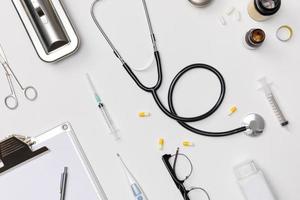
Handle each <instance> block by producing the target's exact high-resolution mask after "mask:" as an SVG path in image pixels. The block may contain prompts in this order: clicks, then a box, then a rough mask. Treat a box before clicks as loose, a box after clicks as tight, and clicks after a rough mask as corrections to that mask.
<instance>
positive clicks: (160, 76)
mask: <svg viewBox="0 0 300 200" xmlns="http://www.w3.org/2000/svg"><path fill="white" fill-rule="evenodd" d="M154 57H155V60H156V65H157V74H158V79H157V82H156V84H155V85H154V86H153V87H147V86H145V85H144V84H143V83H141V81H140V80H139V79H138V78H137V76H136V75H135V74H134V72H133V71H132V70H131V68H130V67H129V65H128V64H127V63H126V62H124V63H123V67H124V68H125V70H126V71H127V73H128V74H129V75H130V76H131V78H132V79H133V80H134V82H135V83H136V84H137V85H138V86H139V88H141V89H142V90H144V91H145V92H148V93H151V94H152V96H153V99H154V100H155V102H156V104H157V105H158V107H159V108H160V110H161V111H162V112H163V113H165V114H166V115H167V116H168V117H170V118H172V119H174V120H176V121H177V122H178V123H179V124H180V125H181V126H183V127H184V128H186V129H187V130H189V131H191V132H193V133H196V134H198V135H203V136H209V137H223V136H229V135H234V134H237V133H240V132H243V131H246V129H247V128H246V127H240V128H237V129H233V130H229V131H224V132H208V131H203V130H200V129H197V128H195V127H192V126H190V125H189V124H187V123H190V122H197V121H201V120H203V119H206V118H207V117H209V116H211V115H212V114H213V113H214V112H215V111H216V110H217V109H218V108H219V107H220V106H221V104H222V102H223V100H224V97H225V92H226V84H225V80H224V78H223V76H222V74H221V73H220V72H219V71H218V70H217V69H215V68H214V67H212V66H210V65H207V64H202V63H196V64H192V65H189V66H187V67H185V68H184V69H182V70H181V71H180V72H179V73H178V74H177V75H176V76H175V77H174V79H173V80H172V82H171V85H170V87H169V92H168V106H169V110H168V109H167V108H166V107H165V106H164V105H163V103H162V102H161V100H160V98H159V96H158V94H157V91H158V90H159V88H160V86H161V84H162V80H163V73H162V64H161V58H160V55H159V52H158V51H155V52H154ZM193 69H205V70H209V71H210V72H212V73H213V74H215V75H216V76H217V78H218V80H219V81H220V85H221V92H220V96H219V98H218V101H217V102H216V104H215V105H214V106H213V107H212V108H211V109H210V110H209V111H207V112H206V113H204V114H202V115H199V116H196V117H181V116H179V115H178V114H177V113H176V110H175V108H174V104H173V92H174V89H175V86H176V84H177V82H178V81H179V79H180V78H181V77H182V76H183V75H184V74H185V73H187V72H188V71H190V70H193Z"/></svg>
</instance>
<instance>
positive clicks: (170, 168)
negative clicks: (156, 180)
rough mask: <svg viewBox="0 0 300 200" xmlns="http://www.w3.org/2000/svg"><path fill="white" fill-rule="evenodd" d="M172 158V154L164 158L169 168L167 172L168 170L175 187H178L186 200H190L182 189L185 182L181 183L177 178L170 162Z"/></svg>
mask: <svg viewBox="0 0 300 200" xmlns="http://www.w3.org/2000/svg"><path fill="white" fill-rule="evenodd" d="M171 157H172V155H170V154H165V155H163V156H162V160H163V162H164V164H165V167H166V168H167V170H168V172H169V174H170V175H171V177H172V179H173V181H174V183H175V185H176V186H177V188H178V189H179V191H180V193H181V194H182V196H183V197H184V198H185V200H190V198H189V197H188V196H186V191H184V190H183V189H182V187H181V184H183V182H184V181H180V180H179V179H178V178H177V176H176V174H175V171H174V169H173V167H172V166H171V165H170V162H169V160H170V158H171Z"/></svg>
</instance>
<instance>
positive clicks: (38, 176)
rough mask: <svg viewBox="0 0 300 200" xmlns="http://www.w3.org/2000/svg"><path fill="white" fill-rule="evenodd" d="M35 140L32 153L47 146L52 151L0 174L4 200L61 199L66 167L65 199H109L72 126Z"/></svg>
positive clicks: (66, 126)
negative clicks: (62, 178)
mask: <svg viewBox="0 0 300 200" xmlns="http://www.w3.org/2000/svg"><path fill="white" fill-rule="evenodd" d="M33 140H34V141H36V144H35V145H33V146H32V149H33V150H35V149H39V148H41V147H44V146H46V147H47V148H48V149H49V151H48V152H45V153H44V154H42V155H39V156H38V157H35V158H33V159H32V160H29V161H27V162H25V163H23V164H21V165H19V166H17V167H14V168H13V169H10V170H8V171H7V172H5V173H3V174H0V199H1V200H20V199H22V200H41V199H43V200H56V199H57V200H59V199H60V180H61V174H62V172H63V170H64V167H68V180H67V189H66V196H65V199H66V200H107V197H106V195H105V193H104V191H103V189H102V187H101V185H100V183H99V181H98V179H97V177H96V176H95V173H94V171H93V169H92V168H91V166H90V163H89V161H88V160H87V158H86V156H85V154H84V152H83V150H82V148H81V145H80V143H79V142H78V140H77V138H76V136H75V133H74V131H73V129H72V127H71V125H70V124H69V123H65V124H62V125H60V126H58V127H56V128H54V129H52V130H50V131H48V132H46V133H44V134H42V135H40V136H38V137H36V138H34V139H33Z"/></svg>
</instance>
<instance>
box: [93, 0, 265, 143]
mask: <svg viewBox="0 0 300 200" xmlns="http://www.w3.org/2000/svg"><path fill="white" fill-rule="evenodd" d="M141 1H142V4H143V8H144V12H145V16H146V19H147V23H148V28H149V32H150V37H151V41H152V46H153V51H154V57H155V60H156V65H157V71H158V80H157V82H156V84H155V85H154V86H152V87H147V86H145V85H144V84H143V83H142V82H141V81H140V80H139V79H138V77H137V76H136V74H135V73H134V72H133V71H132V68H131V67H129V65H128V64H127V63H126V61H125V60H124V59H123V57H122V56H121V54H120V53H119V51H118V50H117V48H116V47H115V46H114V44H113V43H112V41H111V40H110V38H109V37H108V35H107V34H106V33H105V31H104V29H103V28H102V27H101V25H100V23H99V22H98V20H97V18H96V16H95V13H94V10H95V5H96V4H97V2H100V0H95V1H94V2H93V4H92V6H91V11H90V12H91V16H92V18H93V20H94V22H95V24H96V26H97V28H98V29H99V31H100V32H101V34H102V35H103V37H104V38H105V40H106V41H107V43H108V44H109V46H110V47H111V49H112V50H113V53H114V54H115V56H116V57H117V58H118V59H119V60H120V62H121V63H122V66H123V67H124V69H125V70H126V71H127V73H128V74H129V75H130V77H131V78H132V79H133V80H134V82H135V83H136V84H137V86H138V87H139V88H140V89H142V90H143V91H145V92H148V93H150V94H151V95H152V97H153V98H154V100H155V102H156V104H157V105H158V107H159V108H160V110H161V111H162V112H163V113H165V114H166V115H167V116H168V117H170V118H172V119H174V120H176V121H177V122H178V123H179V124H180V125H181V126H183V127H184V128H186V129H187V130H189V131H191V132H194V133H196V134H199V135H203V136H210V137H222V136H229V135H233V134H237V133H240V132H248V134H247V135H249V133H250V135H251V133H253V134H254V135H256V134H257V130H256V128H255V127H256V126H254V124H256V123H260V122H257V121H255V119H258V117H257V116H259V115H257V114H251V115H250V117H249V116H247V119H250V118H251V119H254V121H250V123H251V126H250V124H247V126H246V125H245V124H244V125H242V126H240V127H238V128H235V129H233V130H229V131H222V132H210V131H204V130H200V129H197V128H195V127H193V126H191V125H189V124H188V123H190V122H197V121H200V120H203V119H206V118H207V117H209V116H211V115H212V114H214V113H215V111H216V110H218V108H219V107H220V106H221V104H222V102H223V100H224V97H225V92H226V84H225V80H224V78H223V76H222V74H221V73H220V72H219V71H218V70H217V69H215V68H214V67H212V66H210V65H207V64H202V63H196V64H192V65H189V66H187V67H185V68H184V69H182V70H181V71H180V72H179V73H178V74H177V75H176V76H175V78H174V79H173V81H172V83H171V85H170V87H169V93H168V106H169V109H168V108H167V107H166V106H165V105H164V104H163V103H162V101H161V100H160V97H159V96H158V90H159V88H160V86H161V85H162V79H163V72H162V62H161V58H160V54H159V51H158V47H157V44H156V38H155V35H154V32H153V27H152V24H151V20H150V15H149V11H148V7H147V4H146V1H145V0H141ZM195 69H202V70H208V71H209V72H211V73H213V74H214V75H215V76H216V77H217V78H218V80H219V82H220V85H221V92H220V96H219V98H218V100H217V102H216V103H215V104H214V106H213V107H212V108H211V109H210V110H209V111H207V112H206V113H204V114H202V115H199V116H196V117H182V116H179V115H178V114H177V112H176V110H175V108H174V103H173V93H174V89H175V87H176V84H177V82H178V81H179V79H180V78H181V77H182V76H183V75H185V74H186V73H187V72H190V71H191V70H195ZM260 118H261V117H260ZM248 122H249V121H247V123H248ZM248 125H249V126H248ZM259 133H261V130H259Z"/></svg>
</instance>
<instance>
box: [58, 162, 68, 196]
mask: <svg viewBox="0 0 300 200" xmlns="http://www.w3.org/2000/svg"><path fill="white" fill-rule="evenodd" d="M67 179H68V167H65V168H64V172H63V173H62V174H61V180H60V200H65V196H66V187H67Z"/></svg>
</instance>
